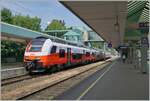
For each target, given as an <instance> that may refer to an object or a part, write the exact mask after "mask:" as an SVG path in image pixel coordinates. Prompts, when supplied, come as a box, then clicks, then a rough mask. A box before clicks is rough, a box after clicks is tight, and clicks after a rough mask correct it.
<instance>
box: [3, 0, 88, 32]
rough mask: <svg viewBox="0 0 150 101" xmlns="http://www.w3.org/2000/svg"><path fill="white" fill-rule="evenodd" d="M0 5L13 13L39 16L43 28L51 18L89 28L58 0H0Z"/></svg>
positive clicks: (68, 25) (68, 24) (67, 24)
mask: <svg viewBox="0 0 150 101" xmlns="http://www.w3.org/2000/svg"><path fill="white" fill-rule="evenodd" d="M0 7H1V8H4V7H5V8H8V9H10V10H11V11H12V13H13V14H22V15H30V16H33V17H34V16H37V17H39V18H41V20H42V21H41V27H42V29H43V30H44V29H45V28H46V26H47V25H48V23H50V22H51V21H52V20H53V19H59V20H64V21H65V23H66V26H67V27H70V26H84V27H86V28H87V29H89V27H88V26H87V25H86V24H84V23H83V22H82V21H81V20H80V19H79V18H78V17H76V16H75V15H74V14H73V13H72V12H71V11H69V10H68V9H67V8H65V7H64V6H63V5H62V4H61V3H59V2H58V0H0Z"/></svg>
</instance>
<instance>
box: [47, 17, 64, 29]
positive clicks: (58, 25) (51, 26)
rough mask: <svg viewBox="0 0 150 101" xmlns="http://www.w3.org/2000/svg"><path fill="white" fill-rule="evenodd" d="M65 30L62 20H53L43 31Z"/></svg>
mask: <svg viewBox="0 0 150 101" xmlns="http://www.w3.org/2000/svg"><path fill="white" fill-rule="evenodd" d="M64 29H66V26H65V22H64V20H63V21H62V20H57V19H54V20H52V22H51V23H50V24H49V25H48V26H47V28H46V29H45V30H64Z"/></svg>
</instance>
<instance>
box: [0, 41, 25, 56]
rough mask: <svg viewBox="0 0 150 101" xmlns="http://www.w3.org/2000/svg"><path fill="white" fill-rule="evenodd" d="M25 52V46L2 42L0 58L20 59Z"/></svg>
mask: <svg viewBox="0 0 150 101" xmlns="http://www.w3.org/2000/svg"><path fill="white" fill-rule="evenodd" d="M24 51H25V45H24V44H21V43H16V42H13V41H8V40H2V41H1V53H2V54H1V57H2V58H7V57H22V58H23V54H24Z"/></svg>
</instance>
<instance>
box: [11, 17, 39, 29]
mask: <svg viewBox="0 0 150 101" xmlns="http://www.w3.org/2000/svg"><path fill="white" fill-rule="evenodd" d="M40 23H41V19H40V18H38V17H30V16H28V15H27V16H22V15H15V16H14V17H13V24H14V25H18V26H21V27H24V28H27V29H31V30H35V31H41V25H40Z"/></svg>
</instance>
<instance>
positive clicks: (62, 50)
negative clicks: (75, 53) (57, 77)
mask: <svg viewBox="0 0 150 101" xmlns="http://www.w3.org/2000/svg"><path fill="white" fill-rule="evenodd" d="M59 57H61V58H63V57H65V50H64V49H60V50H59Z"/></svg>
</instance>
